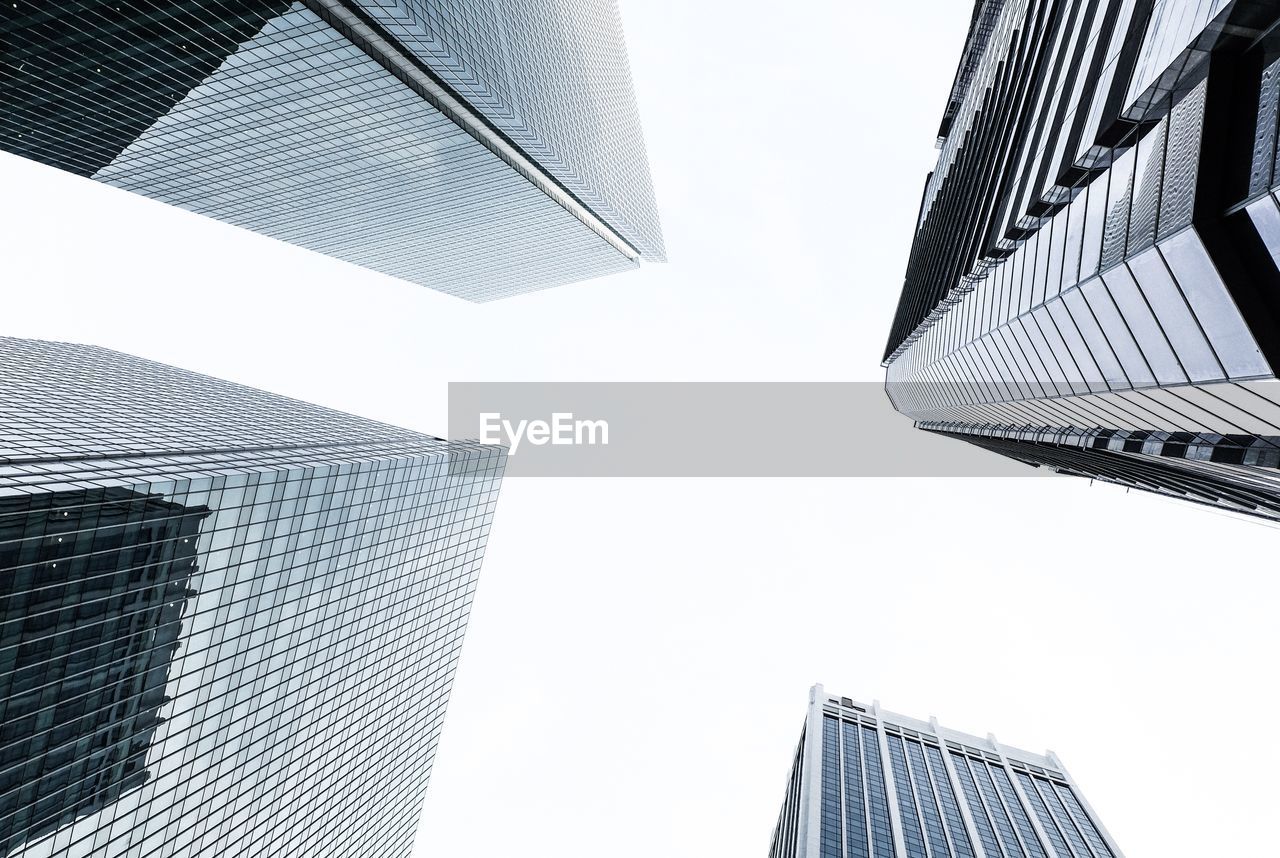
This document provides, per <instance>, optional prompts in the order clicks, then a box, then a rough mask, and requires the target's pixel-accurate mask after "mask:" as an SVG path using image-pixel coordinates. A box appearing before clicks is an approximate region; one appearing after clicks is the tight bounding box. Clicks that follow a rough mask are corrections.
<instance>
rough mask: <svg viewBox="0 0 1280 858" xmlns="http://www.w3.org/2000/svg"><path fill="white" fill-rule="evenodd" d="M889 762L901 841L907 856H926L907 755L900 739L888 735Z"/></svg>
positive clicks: (914, 857) (921, 857) (910, 857)
mask: <svg viewBox="0 0 1280 858" xmlns="http://www.w3.org/2000/svg"><path fill="white" fill-rule="evenodd" d="M889 763H890V768H891V769H892V771H893V785H894V789H895V790H896V791H897V793H898V818H899V819H900V820H901V821H902V841H903V844H904V845H905V846H906V850H907V858H928V853H927V852H925V848H924V832H923V831H922V830H921V828H920V817H919V816H918V815H917V814H918V811H917V809H916V797H915V795H914V794H913V792H912V788H911V776H910V775H909V774H908V773H907V757H906V753H905V752H904V751H903V750H902V739H901V738H900V737H898V736H889Z"/></svg>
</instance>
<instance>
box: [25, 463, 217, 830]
mask: <svg viewBox="0 0 1280 858" xmlns="http://www.w3.org/2000/svg"><path fill="white" fill-rule="evenodd" d="M207 515H208V510H207V509H206V508H205V507H203V506H191V507H187V506H183V505H181V504H177V503H173V502H171V501H166V500H163V499H162V498H161V497H159V496H158V495H147V494H143V493H140V492H135V491H131V490H129V489H123V488H115V489H113V488H105V489H87V490H73V491H64V492H56V493H48V494H36V495H30V496H17V497H5V498H0V855H9V854H12V853H13V852H14V851H15V850H17V849H19V848H20V847H21V846H22V844H24V843H25V842H27V841H29V840H33V839H35V838H38V837H41V836H43V835H45V834H48V833H49V832H52V831H54V830H56V829H58V828H60V827H62V826H64V825H67V824H69V823H72V822H74V821H75V820H76V819H79V818H81V817H83V816H87V815H89V814H92V813H96V812H98V811H100V810H102V809H103V808H105V807H106V806H108V805H110V804H111V803H112V802H115V801H116V800H117V799H119V798H120V797H121V796H122V795H124V794H125V793H126V792H128V791H130V790H133V789H135V788H137V787H139V786H141V785H142V784H144V783H146V782H147V780H148V779H149V778H150V773H149V772H148V770H147V768H146V765H147V759H146V758H147V751H148V749H149V748H150V746H151V742H152V739H153V737H154V734H155V731H156V727H157V726H158V725H159V724H160V722H161V720H162V719H161V717H160V714H159V712H160V708H161V707H162V706H163V705H164V703H165V702H166V701H167V699H168V698H167V697H166V696H165V685H166V683H167V681H168V678H169V668H170V664H171V663H172V661H173V657H174V653H175V652H176V651H177V649H178V633H179V630H180V628H181V623H182V616H183V611H184V607H185V605H186V602H187V600H188V599H190V598H191V597H192V596H194V595H195V594H194V593H193V592H191V590H190V589H189V587H188V585H189V583H190V581H191V576H192V575H193V574H194V572H195V570H196V564H195V558H196V546H197V535H198V533H199V530H200V522H201V520H202V519H204V518H205V516H207Z"/></svg>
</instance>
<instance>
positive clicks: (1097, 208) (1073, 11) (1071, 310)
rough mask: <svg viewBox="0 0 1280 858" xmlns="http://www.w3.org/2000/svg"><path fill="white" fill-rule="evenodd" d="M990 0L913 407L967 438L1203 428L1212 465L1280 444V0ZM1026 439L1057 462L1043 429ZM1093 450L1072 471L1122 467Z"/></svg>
mask: <svg viewBox="0 0 1280 858" xmlns="http://www.w3.org/2000/svg"><path fill="white" fill-rule="evenodd" d="M980 6H981V8H982V9H984V10H985V14H984V16H983V20H984V21H985V24H984V29H983V30H982V31H981V32H979V31H977V30H975V32H974V33H972V34H971V36H970V44H969V46H968V47H967V48H966V55H965V60H964V62H963V64H962V67H961V71H962V73H963V74H964V76H965V77H966V79H968V80H969V84H968V86H967V88H966V89H965V90H964V92H963V93H962V96H963V97H962V100H961V101H960V103H959V104H956V103H953V104H951V105H949V107H948V112H947V119H946V120H945V121H944V126H945V127H946V128H947V136H946V139H945V141H944V142H943V145H942V151H941V154H940V156H939V162H938V168H937V169H936V170H935V172H934V173H933V175H932V177H931V179H930V181H929V184H928V187H927V189H926V193H925V201H924V205H923V206H922V209H921V214H920V222H919V224H918V227H917V234H916V242H915V245H914V246H913V249H912V253H911V258H910V260H909V262H908V271H907V282H906V286H905V288H904V291H903V297H902V301H901V303H900V305H899V314H898V318H897V319H896V320H895V324H894V329H893V332H892V334H891V337H890V342H889V345H888V348H887V350H886V356H885V363H886V366H887V381H888V387H887V389H888V394H889V397H890V399H891V400H892V401H893V404H894V406H895V407H896V408H897V409H898V410H899V411H901V412H903V413H905V414H907V415H908V416H910V417H912V418H913V419H915V420H916V421H917V425H919V426H920V427H922V428H925V429H931V430H935V431H945V432H947V433H949V434H952V435H957V436H962V437H964V436H972V435H977V436H984V437H994V438H1003V439H1006V440H1012V441H1017V442H1021V441H1025V440H1027V439H1026V433H1028V432H1034V433H1036V434H1037V435H1038V438H1037V440H1038V441H1040V442H1042V443H1070V442H1069V441H1068V442H1059V441H1057V440H1053V441H1048V440H1047V439H1048V437H1049V436H1054V435H1075V436H1080V435H1086V436H1088V435H1089V434H1090V433H1095V434H1096V433H1106V434H1107V437H1108V438H1118V441H1117V443H1118V444H1123V443H1125V442H1127V441H1129V440H1132V439H1134V437H1135V435H1136V436H1137V437H1139V438H1141V439H1144V440H1145V439H1147V438H1149V437H1152V436H1153V435H1157V434H1159V433H1169V434H1173V433H1180V434H1187V433H1189V434H1191V435H1194V436H1196V439H1195V440H1196V443H1195V445H1193V446H1195V447H1197V448H1211V449H1210V452H1209V454H1208V459H1209V460H1210V461H1213V462H1217V461H1219V460H1220V459H1221V460H1223V461H1227V462H1232V463H1235V464H1238V463H1239V462H1238V461H1233V460H1236V459H1238V458H1242V457H1243V456H1242V453H1243V452H1244V451H1248V450H1253V449H1258V448H1262V449H1270V450H1272V451H1275V452H1280V447H1277V445H1276V443H1275V437H1276V436H1278V435H1280V427H1278V426H1277V424H1276V420H1277V418H1278V407H1280V390H1278V388H1280V385H1276V384H1275V376H1274V372H1273V367H1275V366H1277V365H1280V336H1278V335H1277V331H1280V324H1277V323H1278V321H1280V267H1277V261H1278V260H1280V251H1275V250H1273V249H1272V242H1280V228H1278V229H1274V230H1271V229H1270V227H1271V226H1272V225H1275V226H1277V227H1280V218H1277V217H1273V216H1272V210H1273V208H1274V206H1273V203H1272V201H1273V200H1275V199H1276V197H1275V196H1274V194H1273V193H1271V183H1272V182H1273V181H1274V177H1275V176H1276V175H1277V174H1276V170H1275V164H1276V162H1277V159H1276V156H1277V149H1276V132H1275V128H1276V124H1277V123H1276V122H1275V121H1274V117H1275V116H1276V115H1277V104H1280V89H1277V87H1275V86H1274V85H1273V84H1272V83H1271V82H1270V80H1271V78H1272V76H1273V72H1274V70H1275V59H1274V58H1275V53H1276V48H1277V46H1278V45H1280V36H1276V35H1274V34H1272V35H1267V36H1265V37H1264V38H1259V37H1262V36H1263V34H1264V33H1265V32H1266V31H1267V30H1268V29H1269V28H1270V27H1271V26H1272V25H1273V24H1275V23H1276V22H1277V21H1278V20H1280V10H1277V9H1276V7H1275V6H1274V4H1262V3H1228V2H1221V1H1220V0H1203V2H1196V3H1166V2H1163V0H1153V2H1151V3H1145V4H1144V3H1132V2H1123V0H1094V2H1090V3H1079V4H1057V3H1051V2H1048V0H1022V2H1010V3H1005V4H1003V5H1002V6H1000V7H999V14H998V15H995V16H994V17H993V13H994V8H995V7H993V6H991V5H990V4H980ZM977 26H978V22H977V19H975V27H977ZM975 40H977V41H976V42H975ZM978 42H980V43H981V44H982V45H983V51H982V55H983V60H982V62H981V63H980V64H979V66H978V68H977V69H976V70H975V69H973V68H971V66H972V62H973V54H974V50H975V47H974V46H975V45H976V44H977V43H978ZM953 100H954V97H953ZM992 108H995V109H994V110H993V109H992ZM988 179H989V180H988ZM1275 210H1276V211H1280V208H1276V209H1275ZM1251 212H1256V213H1257V214H1256V216H1255V215H1254V214H1252V213H1251ZM1269 230H1270V231H1269ZM1274 246H1275V247H1277V248H1280V243H1277V244H1275V245H1274ZM1167 437H1168V435H1167V434H1166V435H1165V438H1167ZM983 446H988V447H989V448H991V449H997V448H996V447H994V446H992V445H988V444H985V443H984V444H983ZM1075 446H1078V447H1080V448H1081V449H1082V450H1085V451H1092V450H1094V449H1098V448H1097V447H1095V446H1094V445H1092V444H1076V445H1075ZM1006 447H1011V448H1015V449H1017V450H1018V451H1019V454H1018V456H1017V458H1019V459H1021V460H1023V461H1036V463H1037V464H1050V463H1049V461H1048V460H1047V458H1045V457H1039V454H1038V449H1037V448H1036V447H1035V446H1034V445H1027V444H1022V443H1014V444H1011V445H1002V446H1001V447H1000V449H1001V451H1003V449H1004V448H1006ZM1106 449H1115V448H1112V447H1106ZM1219 449H1220V450H1221V451H1222V453H1221V455H1219V452H1218V450H1219ZM1188 450H1189V447H1188V446H1187V445H1185V444H1183V443H1181V441H1180V440H1179V441H1175V443H1173V444H1168V445H1163V447H1162V449H1160V450H1156V451H1152V450H1139V451H1136V452H1138V453H1139V455H1142V456H1151V455H1155V456H1174V457H1184V454H1185V453H1186V452H1188ZM1126 452H1135V451H1132V450H1126ZM1073 455H1074V457H1075V459H1076V460H1077V466H1076V467H1074V468H1072V469H1070V470H1069V471H1068V472H1069V473H1083V474H1086V475H1088V476H1092V477H1096V478H1102V479H1108V478H1109V477H1108V476H1107V475H1108V474H1109V472H1110V470H1111V464H1110V463H1109V462H1108V461H1107V460H1106V457H1103V456H1098V457H1093V456H1092V454H1091V453H1090V452H1085V453H1078V454H1073ZM1091 458H1096V465H1090V464H1089V460H1090V459H1091ZM1037 459H1039V460H1038V461H1037ZM1249 464H1253V465H1261V466H1263V467H1267V468H1268V469H1269V470H1268V471H1257V472H1255V473H1254V474H1252V475H1251V476H1250V478H1249V481H1250V482H1253V481H1256V480H1257V479H1261V480H1262V481H1264V482H1265V483H1267V485H1268V487H1267V488H1266V492H1267V493H1268V494H1269V495H1270V496H1271V497H1272V498H1273V499H1275V500H1276V501H1280V471H1276V470H1275V466H1274V465H1272V464H1268V463H1266V462H1250V463H1249ZM1050 466H1052V465H1050ZM1201 479H1207V480H1210V481H1214V482H1216V483H1217V484H1218V486H1219V487H1220V488H1221V490H1220V491H1217V492H1214V493H1209V495H1208V496H1207V497H1208V499H1207V500H1206V497H1205V496H1204V495H1203V494H1201V495H1199V496H1198V497H1197V499H1200V500H1205V502H1208V503H1220V502H1221V503H1223V504H1224V505H1226V506H1230V507H1231V508H1233V509H1236V508H1240V505H1239V504H1236V503H1235V502H1234V501H1230V500H1226V501H1220V500H1219V498H1227V497H1230V496H1231V495H1232V493H1233V492H1234V491H1235V490H1237V489H1238V488H1239V478H1238V475H1237V474H1235V473H1233V472H1229V471H1226V470H1219V471H1218V472H1217V473H1216V474H1214V473H1210V474H1202V475H1201ZM1121 482H1124V484H1125V485H1130V486H1135V487H1139V488H1150V486H1148V485H1146V484H1144V483H1145V481H1143V480H1132V479H1130V480H1122V481H1121ZM1156 490H1159V491H1165V492H1166V493H1171V494H1184V493H1180V492H1178V491H1171V490H1169V489H1168V487H1167V486H1165V487H1161V488H1158V489H1156ZM1245 509H1246V510H1247V511H1253V512H1256V513H1259V514H1263V515H1268V516H1271V517H1275V516H1274V515H1273V514H1272V513H1271V512H1270V510H1269V507H1268V505H1266V504H1262V505H1258V504H1252V505H1246V506H1245Z"/></svg>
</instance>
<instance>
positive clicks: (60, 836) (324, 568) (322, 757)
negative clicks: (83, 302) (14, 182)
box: [0, 340, 503, 858]
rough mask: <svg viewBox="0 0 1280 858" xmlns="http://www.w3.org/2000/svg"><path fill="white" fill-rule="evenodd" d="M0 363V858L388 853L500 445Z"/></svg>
mask: <svg viewBox="0 0 1280 858" xmlns="http://www.w3.org/2000/svg"><path fill="white" fill-rule="evenodd" d="M0 358H2V360H0V463H3V464H0V724H2V725H3V726H2V727H0V855H6V856H7V855H20V856H24V858H34V856H47V858H71V856H85V855H93V856H101V858H116V856H121V858H123V856H130V858H137V856H170V855H183V856H215V855H216V856H250V855H254V856H256V855H308V856H311V855H316V856H346V855H407V854H408V853H409V852H410V851H411V849H412V843H413V836H414V832H415V829H416V823H417V817H418V812H419V808H420V805H421V802H422V799H423V795H424V792H425V789H426V786H427V782H428V778H429V776H430V771H431V763H432V760H433V759H434V755H435V750H436V745H437V742H438V738H439V732H440V727H441V723H442V720H443V716H444V710H445V703H446V701H447V698H448V693H449V688H450V685H451V681H452V678H453V672H454V668H455V665H456V661H457V655H458V650H459V647H460V646H461V642H462V635H463V631H464V629H465V625H466V620H467V615H468V613H469V609H470V604H471V600H472V597H473V594H474V589H475V582H476V575H477V573H478V571H479V567H480V562H481V557H482V555H483V550H484V544H485V540H486V537H487V533H488V530H489V526H490V523H491V521H492V515H493V508H494V505H495V503H496V494H497V487H498V483H499V480H500V477H501V470H502V464H503V452H502V450H501V449H500V448H490V447H484V446H481V445H477V444H469V443H459V444H450V443H447V442H444V441H441V440H439V439H435V438H431V437H430V436H425V435H419V434H417V433H413V432H409V431H407V430H402V429H397V428H396V427H392V426H386V425H383V424H378V423H373V422H371V421H366V420H362V419H360V418H357V417H352V416H350V415H344V414H341V413H338V412H333V411H329V410H327V409H323V408H318V407H315V406H311V405H307V404H306V403H301V402H297V401H294V400H289V399H285V398H283V397H278V396H273V395H270V394H266V393H262V392H261V391H255V390H252V389H249V388H244V387H240V386H238V385H233V384H229V383H226V382H222V381H219V380H217V379H212V378H208V377H206V376H199V375H196V374H194V373H187V372H183V371H181V370H176V369H173V368H171V367H165V366H162V365H159V364H154V363H151V362H148V361H142V360H139V359H136V358H131V357H129V356H127V355H121V354H118V353H114V352H109V351H106V350H103V349H96V348H90V347H80V346H67V345H61V344H49V343H37V342H30V341H20V340H0ZM50 391H57V392H58V395H57V396H56V397H55V396H51V395H50Z"/></svg>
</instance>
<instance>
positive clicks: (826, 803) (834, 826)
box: [821, 718, 844, 858]
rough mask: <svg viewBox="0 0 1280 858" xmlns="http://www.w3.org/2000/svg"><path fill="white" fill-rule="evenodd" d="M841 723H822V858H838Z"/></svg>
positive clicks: (841, 833)
mask: <svg viewBox="0 0 1280 858" xmlns="http://www.w3.org/2000/svg"><path fill="white" fill-rule="evenodd" d="M840 814H841V801H840V722H839V721H837V720H836V719H835V718H823V719H822V850H821V852H822V858H841V853H843V851H844V827H843V825H841V821H840V820H841V815H840Z"/></svg>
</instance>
